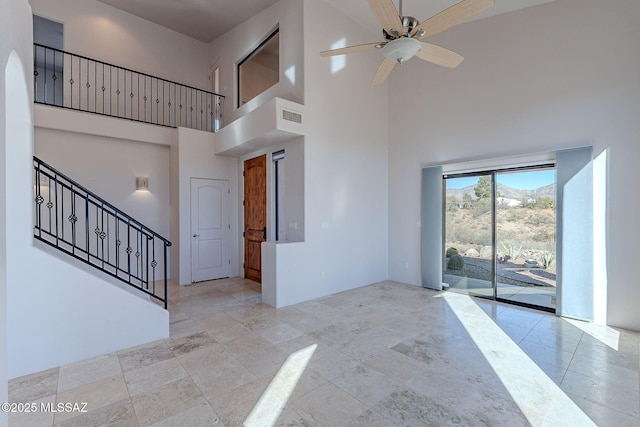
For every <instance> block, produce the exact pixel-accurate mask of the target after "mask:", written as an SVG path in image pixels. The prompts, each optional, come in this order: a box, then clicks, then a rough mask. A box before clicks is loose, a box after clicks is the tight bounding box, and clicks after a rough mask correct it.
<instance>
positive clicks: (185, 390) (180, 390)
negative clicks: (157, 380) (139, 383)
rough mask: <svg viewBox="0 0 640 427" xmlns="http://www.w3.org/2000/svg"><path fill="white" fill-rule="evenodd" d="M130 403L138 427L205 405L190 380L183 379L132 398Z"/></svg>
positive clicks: (198, 391)
mask: <svg viewBox="0 0 640 427" xmlns="http://www.w3.org/2000/svg"><path fill="white" fill-rule="evenodd" d="M132 402H133V408H134V409H135V411H136V415H137V416H138V422H139V423H140V426H149V425H152V424H155V423H157V422H159V421H162V420H164V419H167V418H169V417H173V416H174V415H177V414H179V413H181V412H184V411H186V410H187V409H190V408H193V407H195V406H198V405H202V404H205V403H206V400H205V398H204V397H203V396H202V393H201V392H200V390H199V389H198V387H196V385H195V384H194V383H193V381H191V379H189V378H183V379H181V380H178V381H175V382H172V383H169V384H166V385H164V386H162V387H158V388H156V389H154V390H151V391H149V392H146V393H142V394H139V395H137V396H134V397H132Z"/></svg>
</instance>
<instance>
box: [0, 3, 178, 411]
mask: <svg viewBox="0 0 640 427" xmlns="http://www.w3.org/2000/svg"><path fill="white" fill-rule="evenodd" d="M6 4H7V3H6V2H3V3H2V6H3V8H2V15H1V16H2V21H1V22H2V24H3V25H2V27H1V28H2V37H0V40H1V41H0V47H1V50H0V53H1V55H0V58H2V67H0V70H2V73H3V75H2V79H1V81H2V84H1V85H0V87H2V99H1V101H2V102H0V108H1V111H0V113H1V114H0V117H2V128H3V129H2V130H3V132H2V138H3V143H2V147H3V153H4V154H3V157H4V163H3V166H5V167H6V168H5V167H3V175H4V178H3V180H2V182H3V183H7V184H8V183H10V185H5V186H4V188H5V193H4V198H3V205H4V208H5V209H6V212H5V214H6V216H5V217H4V218H3V220H6V222H5V223H4V224H5V226H4V227H2V228H3V229H4V230H6V231H5V232H4V235H3V236H2V237H3V239H2V241H3V242H6V248H5V251H6V252H5V253H6V256H3V258H5V259H6V262H5V263H4V264H5V265H6V276H5V273H4V271H3V274H2V276H3V277H6V298H5V297H4V283H3V285H2V289H0V291H2V293H3V297H2V301H3V306H4V301H6V306H7V308H6V334H5V333H4V329H5V322H4V318H5V317H4V315H3V316H2V319H3V320H2V321H0V328H1V329H2V330H3V333H2V339H3V342H2V344H3V345H2V356H1V357H0V362H1V363H0V366H1V368H0V382H1V385H2V388H1V390H2V392H1V394H2V396H5V397H3V398H2V400H6V378H7V377H9V378H13V377H16V376H20V375H24V374H27V373H31V372H35V371H39V370H42V369H47V368H50V367H53V366H59V365H62V364H65V363H69V362H73V361H76V360H80V359H84V358H87V357H91V356H95V355H98V354H104V353H108V352H111V351H115V350H118V349H122V348H125V347H130V346H132V345H136V344H140V343H143V342H147V341H152V340H156V339H160V338H164V337H166V336H168V332H169V316H168V313H167V312H166V311H165V310H163V309H162V308H160V307H159V306H157V305H155V304H153V303H151V302H149V301H148V300H146V299H142V298H139V297H136V296H131V295H130V293H129V292H127V291H124V290H122V289H121V288H119V287H116V286H113V285H112V284H110V283H107V282H104V281H102V280H99V279H97V278H96V277H95V276H93V275H91V274H88V273H86V272H85V271H83V270H81V269H78V268H76V267H74V266H72V265H70V264H68V263H66V262H64V261H61V260H60V259H59V258H57V257H54V256H52V255H50V254H49V253H48V252H45V251H42V250H41V249H39V248H36V247H34V245H33V236H32V229H33V213H32V212H33V178H32V159H31V158H32V155H33V104H32V102H33V101H32V96H33V95H32V87H31V79H32V75H31V74H32V73H31V67H32V65H31V64H32V61H33V59H32V47H31V43H32V34H31V14H30V10H29V6H28V4H27V3H26V2H25V1H21V0H11V3H10V4H9V5H8V7H6V8H5V5H6ZM5 17H7V18H6V19H5ZM14 48H15V49H16V50H17V52H18V54H19V56H20V58H21V60H22V67H23V71H22V72H20V71H18V72H16V70H15V68H14V69H13V70H12V72H11V73H10V79H9V83H10V86H9V88H10V91H9V92H7V93H8V95H5V90H4V85H5V77H6V76H5V75H4V70H5V63H6V58H7V57H8V56H9V53H10V51H11V49H14ZM13 65H15V63H14V64H13ZM21 76H22V77H21ZM5 96H6V97H7V99H9V100H10V108H6V106H5ZM5 115H6V120H5ZM5 124H6V126H5ZM5 133H6V135H5ZM5 140H8V141H9V142H10V143H8V144H7V143H6V142H5ZM0 311H3V312H4V309H2V310H0ZM3 314H4V313H3ZM5 336H6V346H5V342H4V339H5ZM5 360H6V364H5V363H4V361H5ZM4 421H5V419H3V418H0V423H2V424H4Z"/></svg>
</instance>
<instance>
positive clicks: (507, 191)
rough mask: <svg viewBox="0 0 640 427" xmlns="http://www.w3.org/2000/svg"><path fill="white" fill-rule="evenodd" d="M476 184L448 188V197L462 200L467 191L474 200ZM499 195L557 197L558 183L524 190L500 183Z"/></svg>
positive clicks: (519, 198)
mask: <svg viewBox="0 0 640 427" xmlns="http://www.w3.org/2000/svg"><path fill="white" fill-rule="evenodd" d="M475 188H476V186H475V185H469V186H467V187H463V188H447V197H449V196H455V197H456V198H458V200H460V201H462V195H463V194H465V193H467V194H469V195H470V196H471V198H472V199H473V200H475V199H477V197H476V193H475ZM497 190H498V195H499V196H501V197H504V198H506V199H513V200H518V201H520V200H522V199H523V198H526V199H536V198H538V197H544V198H550V199H553V200H555V199H556V184H549V185H545V186H542V187H539V188H536V189H535V190H522V189H519V188H512V187H508V186H506V185H504V184H498V187H497Z"/></svg>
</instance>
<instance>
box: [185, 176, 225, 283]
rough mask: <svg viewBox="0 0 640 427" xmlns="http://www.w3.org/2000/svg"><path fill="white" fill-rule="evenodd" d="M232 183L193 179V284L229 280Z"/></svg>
mask: <svg viewBox="0 0 640 427" xmlns="http://www.w3.org/2000/svg"><path fill="white" fill-rule="evenodd" d="M229 229H230V218H229V181H223V180H216V179H201V178H191V281H192V282H202V281H204V280H213V279H220V278H222V277H229V264H230V263H231V258H230V252H229Z"/></svg>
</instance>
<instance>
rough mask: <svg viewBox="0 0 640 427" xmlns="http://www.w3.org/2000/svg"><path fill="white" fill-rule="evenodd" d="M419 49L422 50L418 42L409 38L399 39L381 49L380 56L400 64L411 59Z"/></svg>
mask: <svg viewBox="0 0 640 427" xmlns="http://www.w3.org/2000/svg"><path fill="white" fill-rule="evenodd" d="M420 49H422V45H421V43H420V42H419V41H418V40H416V39H413V38H410V37H401V38H399V39H394V40H391V41H390V42H389V43H387V44H386V45H385V46H384V48H382V54H383V55H384V56H385V58H387V59H389V60H391V61H394V62H398V63H400V64H402V63H403V62H405V61H407V60H409V59H411V58H413V56H414V55H415V54H416V53H418V51H419V50H420Z"/></svg>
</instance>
